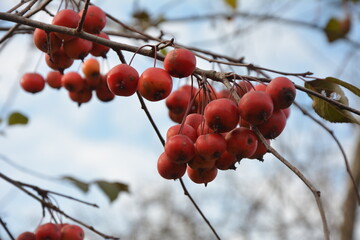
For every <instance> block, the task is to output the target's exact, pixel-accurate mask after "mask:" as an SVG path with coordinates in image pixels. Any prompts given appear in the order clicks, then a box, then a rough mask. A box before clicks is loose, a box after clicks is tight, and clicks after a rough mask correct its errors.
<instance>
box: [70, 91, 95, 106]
mask: <svg viewBox="0 0 360 240" xmlns="http://www.w3.org/2000/svg"><path fill="white" fill-rule="evenodd" d="M69 97H70V99H71V100H73V101H74V102H76V103H78V105H79V106H80V105H81V104H83V103H87V102H89V101H90V100H91V98H92V91H91V89H90V88H88V87H84V88H83V89H81V90H80V91H77V92H69Z"/></svg>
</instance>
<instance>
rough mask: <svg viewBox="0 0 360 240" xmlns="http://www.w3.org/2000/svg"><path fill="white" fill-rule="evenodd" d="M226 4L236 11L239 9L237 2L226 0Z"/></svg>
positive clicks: (235, 0)
mask: <svg viewBox="0 0 360 240" xmlns="http://www.w3.org/2000/svg"><path fill="white" fill-rule="evenodd" d="M224 2H225V4H226V5H228V6H229V7H231V8H232V9H234V10H235V9H236V8H237V0H224Z"/></svg>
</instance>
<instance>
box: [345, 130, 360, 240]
mask: <svg viewBox="0 0 360 240" xmlns="http://www.w3.org/2000/svg"><path fill="white" fill-rule="evenodd" d="M351 170H352V173H353V175H354V179H355V182H356V184H357V186H359V183H360V132H358V140H357V143H356V145H355V149H354V157H353V161H352V166H351ZM357 208H358V206H357V198H356V193H355V190H354V185H353V184H352V182H351V180H350V179H349V180H348V182H347V194H346V198H345V200H344V203H343V222H342V224H341V226H340V234H341V235H340V239H341V240H353V234H354V232H355V228H356V226H355V223H356V212H357Z"/></svg>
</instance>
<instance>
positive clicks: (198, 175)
mask: <svg viewBox="0 0 360 240" xmlns="http://www.w3.org/2000/svg"><path fill="white" fill-rule="evenodd" d="M186 171H187V174H188V176H189V178H190V179H191V181H193V182H194V183H198V184H201V183H205V184H207V183H209V182H211V181H213V180H214V179H215V178H216V175H217V171H218V170H217V168H216V167H213V168H210V169H204V168H201V169H193V168H191V167H189V166H188V167H187V169H186Z"/></svg>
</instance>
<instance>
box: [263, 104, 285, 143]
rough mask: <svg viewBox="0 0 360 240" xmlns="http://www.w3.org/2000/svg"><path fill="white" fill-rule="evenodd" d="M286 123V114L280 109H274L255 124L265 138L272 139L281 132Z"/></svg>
mask: <svg viewBox="0 0 360 240" xmlns="http://www.w3.org/2000/svg"><path fill="white" fill-rule="evenodd" d="M285 125H286V116H285V114H284V113H283V111H282V110H281V109H278V110H275V111H274V112H273V114H272V115H271V117H270V118H269V119H268V120H267V121H266V122H264V123H262V124H260V125H258V126H257V128H258V129H259V131H260V132H261V134H262V135H264V137H265V138H268V139H274V138H276V137H277V136H279V135H280V134H281V132H282V131H283V130H284V128H285Z"/></svg>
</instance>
